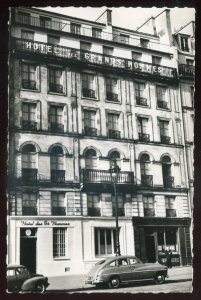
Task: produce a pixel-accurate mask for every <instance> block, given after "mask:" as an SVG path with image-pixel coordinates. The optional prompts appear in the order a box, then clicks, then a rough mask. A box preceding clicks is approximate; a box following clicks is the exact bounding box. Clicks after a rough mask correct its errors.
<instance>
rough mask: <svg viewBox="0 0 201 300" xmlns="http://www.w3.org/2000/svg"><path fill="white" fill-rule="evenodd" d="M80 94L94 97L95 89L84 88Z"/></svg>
mask: <svg viewBox="0 0 201 300" xmlns="http://www.w3.org/2000/svg"><path fill="white" fill-rule="evenodd" d="M82 96H83V97H87V98H96V97H95V91H94V90H91V89H86V88H83V89H82Z"/></svg>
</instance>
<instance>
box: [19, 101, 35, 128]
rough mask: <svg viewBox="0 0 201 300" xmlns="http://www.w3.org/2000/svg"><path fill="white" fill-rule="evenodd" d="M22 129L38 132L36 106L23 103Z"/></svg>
mask: <svg viewBox="0 0 201 300" xmlns="http://www.w3.org/2000/svg"><path fill="white" fill-rule="evenodd" d="M22 128H23V129H27V130H36V129H37V122H36V104H35V103H33V104H32V103H27V102H26V103H25V102H24V103H22Z"/></svg>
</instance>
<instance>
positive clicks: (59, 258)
mask: <svg viewBox="0 0 201 300" xmlns="http://www.w3.org/2000/svg"><path fill="white" fill-rule="evenodd" d="M53 260H71V259H70V257H53Z"/></svg>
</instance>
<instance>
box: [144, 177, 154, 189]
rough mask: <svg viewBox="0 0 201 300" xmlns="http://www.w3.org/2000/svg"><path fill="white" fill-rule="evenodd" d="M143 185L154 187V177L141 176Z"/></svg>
mask: <svg viewBox="0 0 201 300" xmlns="http://www.w3.org/2000/svg"><path fill="white" fill-rule="evenodd" d="M141 185H142V186H145V187H150V186H153V175H141Z"/></svg>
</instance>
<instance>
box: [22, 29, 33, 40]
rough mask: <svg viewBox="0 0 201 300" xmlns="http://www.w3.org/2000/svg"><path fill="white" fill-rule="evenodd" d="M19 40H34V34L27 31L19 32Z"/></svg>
mask: <svg viewBox="0 0 201 300" xmlns="http://www.w3.org/2000/svg"><path fill="white" fill-rule="evenodd" d="M21 38H22V39H26V40H31V41H33V40H34V32H33V31H28V30H21Z"/></svg>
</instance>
